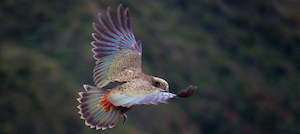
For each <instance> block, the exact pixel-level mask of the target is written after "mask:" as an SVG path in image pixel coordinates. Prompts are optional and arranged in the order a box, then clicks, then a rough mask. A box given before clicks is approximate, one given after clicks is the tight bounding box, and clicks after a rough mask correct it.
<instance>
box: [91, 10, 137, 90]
mask: <svg viewBox="0 0 300 134" xmlns="http://www.w3.org/2000/svg"><path fill="white" fill-rule="evenodd" d="M106 15H107V18H108V21H107V20H106V19H105V18H104V17H103V14H102V13H99V14H98V20H99V22H100V24H101V27H100V26H99V25H98V24H96V23H93V27H94V29H95V30H96V32H97V33H93V34H92V36H93V38H94V40H95V41H93V42H91V44H92V45H93V47H94V48H93V49H92V51H93V52H94V58H95V59H96V66H95V67H94V72H93V73H94V75H93V77H94V82H95V84H96V85H97V87H99V88H102V87H104V86H106V85H107V84H108V83H110V82H113V81H120V82H124V81H129V80H130V79H132V78H133V77H135V76H136V75H137V73H138V72H141V56H142V47H141V42H140V41H136V40H135V37H134V35H133V31H132V28H131V24H130V17H129V12H128V8H126V9H124V8H123V6H122V5H121V4H120V5H119V7H118V19H117V20H118V21H115V20H114V18H113V17H112V14H111V11H110V8H109V7H108V9H107V12H106Z"/></svg>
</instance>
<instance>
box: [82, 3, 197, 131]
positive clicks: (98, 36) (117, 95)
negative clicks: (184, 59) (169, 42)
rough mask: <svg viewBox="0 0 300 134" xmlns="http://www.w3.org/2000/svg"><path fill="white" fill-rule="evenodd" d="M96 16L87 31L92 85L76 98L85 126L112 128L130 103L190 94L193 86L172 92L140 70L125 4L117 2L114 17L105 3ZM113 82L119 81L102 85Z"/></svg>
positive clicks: (138, 49) (139, 47)
mask: <svg viewBox="0 0 300 134" xmlns="http://www.w3.org/2000/svg"><path fill="white" fill-rule="evenodd" d="M97 19H98V21H99V22H98V23H99V24H100V25H99V24H97V23H95V22H94V23H93V29H94V30H95V33H92V34H91V35H92V37H93V39H94V41H92V42H91V45H92V46H93V49H92V52H93V58H94V59H95V61H96V62H95V64H96V65H95V67H94V69H93V81H94V83H95V86H90V85H83V88H84V91H83V92H79V93H78V94H79V98H77V100H78V101H79V103H80V104H79V105H78V107H77V108H78V109H79V112H78V113H79V114H80V118H81V119H83V120H84V121H85V125H86V126H89V127H90V128H95V129H96V130H99V129H100V130H105V129H107V128H113V127H114V126H115V125H116V124H117V123H118V121H119V120H120V119H123V124H124V123H125V121H126V120H127V115H126V112H127V111H128V110H130V109H131V108H132V107H133V106H137V105H141V104H158V103H167V101H168V100H170V99H174V98H178V97H182V98H185V97H188V96H191V95H192V94H193V92H194V90H195V87H194V86H190V87H188V88H187V89H186V90H184V91H182V92H180V93H177V94H176V93H172V92H170V91H169V85H168V83H167V81H166V80H164V79H162V78H159V77H155V76H151V75H147V74H145V73H143V72H142V68H141V65H142V60H141V59H142V43H141V41H140V40H138V41H137V40H136V39H135V37H134V34H133V30H132V27H131V20H130V15H129V9H128V8H124V7H123V5H122V4H120V5H119V6H118V8H117V17H116V18H114V17H113V15H112V13H111V8H110V7H108V8H107V10H106V13H102V12H100V13H98V14H97ZM113 82H121V84H120V85H117V86H115V87H112V88H111V89H104V87H106V86H107V85H109V84H110V83H113Z"/></svg>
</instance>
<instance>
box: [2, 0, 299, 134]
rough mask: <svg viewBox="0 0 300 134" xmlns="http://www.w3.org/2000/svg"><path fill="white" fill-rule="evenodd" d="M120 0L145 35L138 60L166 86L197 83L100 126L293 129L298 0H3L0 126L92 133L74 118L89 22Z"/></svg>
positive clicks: (10, 133)
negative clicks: (179, 95) (182, 95)
mask: <svg viewBox="0 0 300 134" xmlns="http://www.w3.org/2000/svg"><path fill="white" fill-rule="evenodd" d="M120 2H122V3H123V4H124V5H125V6H128V7H129V8H130V12H131V16H132V19H133V29H134V32H135V36H136V38H137V39H140V40H142V41H143V70H144V71H145V72H146V73H149V74H153V75H155V76H161V77H163V78H165V79H167V80H168V82H169V84H170V86H171V90H172V91H178V90H179V89H181V88H184V87H186V86H188V85H189V84H195V85H197V86H198V91H197V92H196V94H195V96H193V97H191V98H189V99H186V100H176V101H174V102H170V104H168V105H163V104H161V105H157V106H140V107H136V108H133V110H132V111H129V113H128V117H129V120H128V122H127V124H126V125H125V126H123V125H122V124H121V123H120V124H119V125H117V126H116V128H114V129H110V130H106V131H104V132H103V133H114V134H116V133H122V134H152V133H161V134H167V133H172V134H198V133H201V134H223V133H226V134H227V133H230V134H241V133H243V134H254V133H256V134H264V133H272V134H277V133H278V134H291V133H300V127H299V126H300V114H299V113H300V99H299V98H300V96H299V94H300V46H299V45H300V19H299V18H300V16H299V12H300V10H299V7H300V2H299V1H296V0H272V1H262V0H251V1H250V0H248V1H241V0H164V1H160V0H142V1H141V0H130V1H129V0H128V1H120V0H118V1H113V0H86V1H82V0H64V1H62V0H51V1H50V0H44V1H39V0H31V1H28V0H2V2H1V3H0V22H1V25H0V82H1V83H0V133H3V134H15V133H26V134H35V133H41V134H53V133H57V134H60V133H61V134H62V133H70V134H71V133H72V134H79V133H86V134H88V133H97V132H96V130H94V129H90V128H88V127H85V126H84V122H83V121H82V120H80V119H79V114H77V109H76V106H77V105H78V103H77V101H76V98H77V97H78V96H77V92H78V91H80V90H82V85H83V84H91V85H92V84H93V82H92V73H91V72H92V68H93V66H94V61H93V59H92V56H91V51H90V49H91V46H90V45H89V43H90V41H91V37H90V35H91V33H92V32H93V30H92V27H91V23H92V21H96V13H97V12H99V11H104V10H105V9H106V7H107V6H111V7H112V9H116V8H117V5H118V4H119V3H120ZM114 11H115V10H114Z"/></svg>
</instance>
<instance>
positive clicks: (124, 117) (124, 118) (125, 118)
mask: <svg viewBox="0 0 300 134" xmlns="http://www.w3.org/2000/svg"><path fill="white" fill-rule="evenodd" d="M122 117H123V125H125V122H126V120H127V115H126V114H122Z"/></svg>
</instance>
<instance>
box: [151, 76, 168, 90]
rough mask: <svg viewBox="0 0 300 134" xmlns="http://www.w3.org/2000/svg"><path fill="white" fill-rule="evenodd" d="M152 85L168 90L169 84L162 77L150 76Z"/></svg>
mask: <svg viewBox="0 0 300 134" xmlns="http://www.w3.org/2000/svg"><path fill="white" fill-rule="evenodd" d="M152 85H153V86H154V87H157V88H160V89H162V90H164V91H168V92H169V84H168V82H166V81H165V80H164V79H162V78H158V77H154V76H152Z"/></svg>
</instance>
